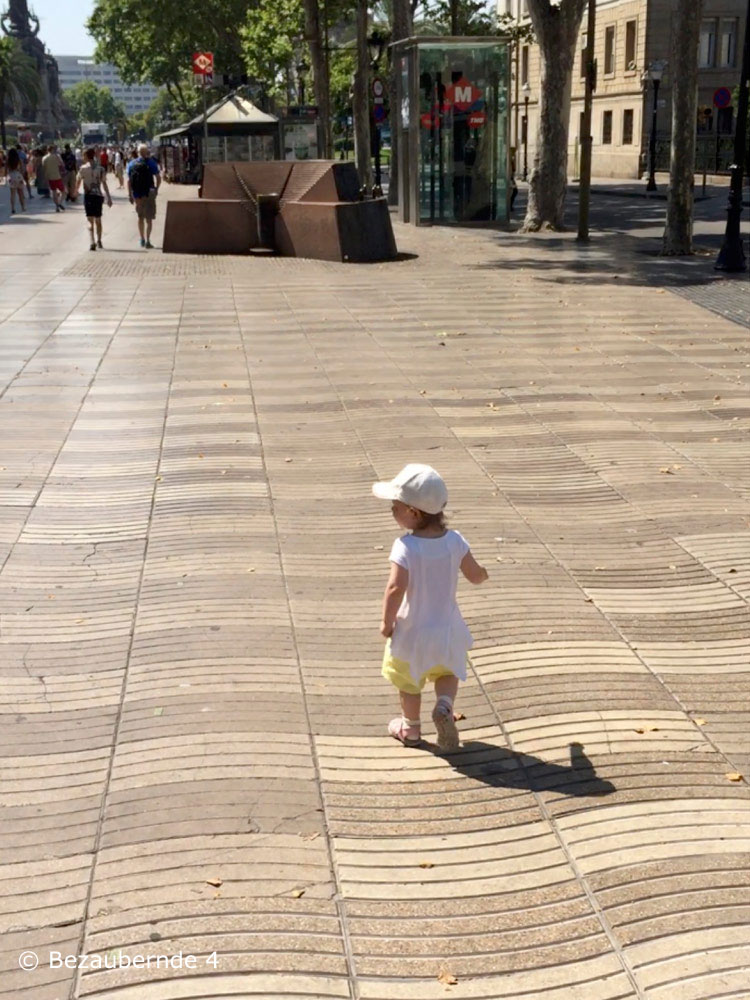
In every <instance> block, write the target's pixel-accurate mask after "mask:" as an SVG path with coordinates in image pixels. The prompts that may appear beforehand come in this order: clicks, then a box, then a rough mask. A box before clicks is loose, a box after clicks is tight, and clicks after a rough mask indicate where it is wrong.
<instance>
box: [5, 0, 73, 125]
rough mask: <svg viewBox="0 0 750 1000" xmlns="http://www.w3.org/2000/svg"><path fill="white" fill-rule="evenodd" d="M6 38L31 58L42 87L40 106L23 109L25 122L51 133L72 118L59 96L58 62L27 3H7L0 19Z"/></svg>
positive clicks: (11, 1)
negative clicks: (11, 39) (12, 39)
mask: <svg viewBox="0 0 750 1000" xmlns="http://www.w3.org/2000/svg"><path fill="white" fill-rule="evenodd" d="M0 25H1V26H2V29H3V31H4V33H5V34H6V35H8V36H9V37H10V38H15V39H17V41H18V42H19V44H20V46H21V48H22V49H23V51H24V52H25V53H26V55H27V56H29V58H31V59H33V61H34V63H35V65H36V71H37V73H38V74H39V79H40V83H41V86H40V88H39V99H38V101H37V106H36V107H35V108H32V107H24V108H22V109H21V114H22V116H23V118H24V119H26V120H28V121H34V122H35V123H36V124H38V125H40V126H41V127H42V130H43V131H47V132H52V133H53V134H54V132H55V130H56V129H58V128H59V127H60V125H61V124H62V123H63V122H64V121H65V119H67V118H68V117H69V116H68V115H66V109H65V106H64V102H63V100H62V94H61V93H60V78H59V75H58V68H57V60H56V59H55V58H54V56H52V55H51V54H50V53H49V52H47V50H46V49H45V47H44V42H42V40H41V39H40V38H39V37H38V35H39V18H38V17H37V16H36V14H34V13H33V12H32V11H30V10H29V6H28V3H27V0H8V9H7V10H6V11H5V13H4V14H3V15H2V17H0Z"/></svg>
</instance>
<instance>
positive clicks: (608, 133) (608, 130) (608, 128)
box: [602, 111, 612, 146]
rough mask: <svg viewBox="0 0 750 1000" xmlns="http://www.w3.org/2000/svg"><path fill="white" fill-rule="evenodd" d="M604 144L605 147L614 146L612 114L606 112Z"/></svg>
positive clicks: (603, 127)
mask: <svg viewBox="0 0 750 1000" xmlns="http://www.w3.org/2000/svg"><path fill="white" fill-rule="evenodd" d="M602 142H603V143H604V145H605V146H611V145H612V112H611V111H605V112H604V114H603V115H602Z"/></svg>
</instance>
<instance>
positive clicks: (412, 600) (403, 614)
mask: <svg viewBox="0 0 750 1000" xmlns="http://www.w3.org/2000/svg"><path fill="white" fill-rule="evenodd" d="M468 551H469V543H468V542H467V541H466V539H465V538H463V536H462V535H460V534H459V533H458V532H457V531H447V532H446V533H445V534H444V535H442V536H441V537H440V538H421V537H419V536H417V535H403V536H402V537H401V538H397V539H396V541H395V542H394V543H393V548H392V549H391V554H390V561H391V562H395V563H397V564H398V565H399V566H403V567H404V569H406V570H408V573H409V583H408V586H407V589H406V593H405V594H404V599H403V601H402V602H401V607H400V608H399V610H398V614H397V615H396V626H395V628H394V631H393V636H392V637H391V654H392V655H393V656H395V657H396V659H398V660H406V662H407V663H408V664H409V672H410V673H411V676H412V679H413V680H414V681H415V682H416V683H417V684H418V683H419V681H420V679H421V677H422V675H423V674H426V673H427V671H428V670H431V669H432V667H437V666H443V667H447V668H448V670H450V671H452V672H453V673H454V674H455V675H456V677H458V678H459V680H462V681H463V680H466V651H467V650H469V649H471V647H472V645H473V642H474V640H473V639H472V637H471V632H469V629H468V628H467V626H466V622H465V621H464V620H463V618H462V616H461V612H460V611H459V610H458V604H457V603H456V586H457V584H458V572H459V568H460V566H461V560H462V559H463V557H464V556H465V555H466V553H467V552H468Z"/></svg>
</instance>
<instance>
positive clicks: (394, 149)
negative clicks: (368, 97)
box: [388, 0, 413, 205]
mask: <svg viewBox="0 0 750 1000" xmlns="http://www.w3.org/2000/svg"><path fill="white" fill-rule="evenodd" d="M412 30H413V23H412V7H411V0H393V23H392V25H391V41H392V42H397V41H399V40H400V39H402V38H410V37H411V34H412ZM392 52H393V50H392V49H390V50H389V53H391V55H390V76H389V79H388V101H389V104H390V115H389V121H390V125H391V166H390V172H389V174H388V204H389V205H398V147H399V142H400V141H401V136H400V134H399V133H400V129H399V116H398V110H399V109H398V107H397V105H396V72H397V64H396V62H395V60H394V59H393V56H392Z"/></svg>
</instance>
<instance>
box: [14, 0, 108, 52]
mask: <svg viewBox="0 0 750 1000" xmlns="http://www.w3.org/2000/svg"><path fill="white" fill-rule="evenodd" d="M28 3H29V10H31V11H33V12H34V13H35V14H36V16H37V17H38V18H39V37H40V38H41V40H42V41H43V42H44V44H45V45H46V46H47V48H48V49H49V51H50V52H51V53H52V55H53V56H90V55H93V52H94V40H93V38H91V36H90V35H89V34H88V32H87V31H86V20H87V19H88V17H89V15H90V14H91V12H92V10H93V9H94V0H28ZM3 6H5V4H3Z"/></svg>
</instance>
